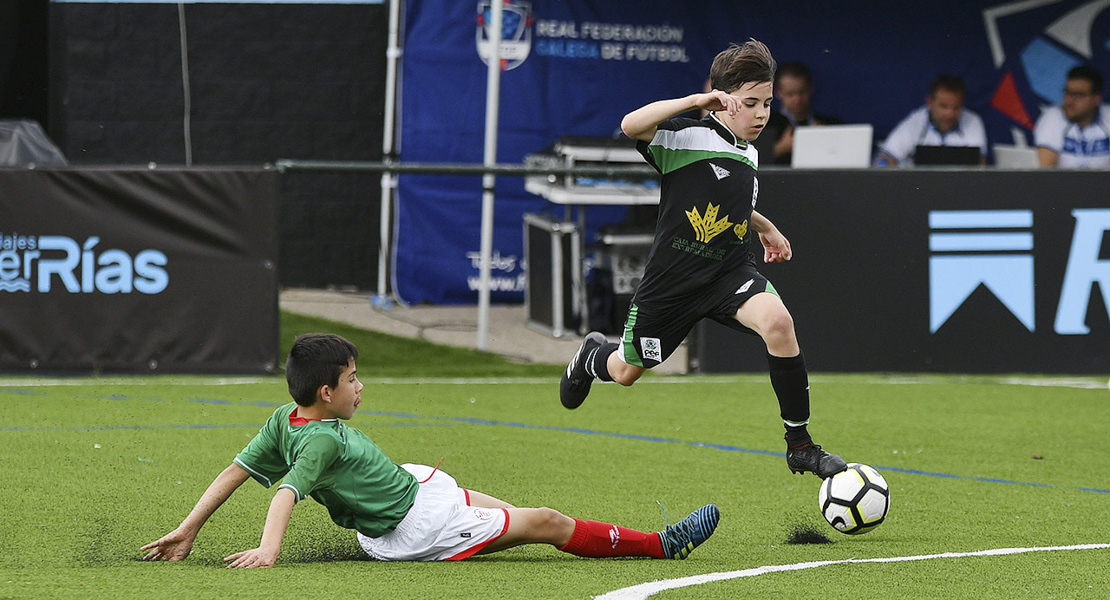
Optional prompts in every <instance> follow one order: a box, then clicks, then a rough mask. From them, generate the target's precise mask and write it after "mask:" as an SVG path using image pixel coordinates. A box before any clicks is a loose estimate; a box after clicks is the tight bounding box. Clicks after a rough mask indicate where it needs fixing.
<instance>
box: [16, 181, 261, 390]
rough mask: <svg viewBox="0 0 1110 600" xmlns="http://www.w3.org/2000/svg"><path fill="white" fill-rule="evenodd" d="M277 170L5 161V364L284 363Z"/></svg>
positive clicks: (233, 368) (146, 367) (136, 367)
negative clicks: (25, 165)
mask: <svg viewBox="0 0 1110 600" xmlns="http://www.w3.org/2000/svg"><path fill="white" fill-rule="evenodd" d="M276 189H277V174H276V173H274V172H273V171H270V170H266V169H262V168H259V169H163V168H159V169H156V170H154V169H150V170H148V169H91V170H90V169H34V170H26V169H0V370H2V371H8V372H12V371H18V372H59V371H61V372H65V371H84V372H89V371H92V372H101V371H105V372H107V371H117V372H120V371H124V372H126V371H130V372H148V373H149V372H171V373H187V372H193V373H199V372H207V373H214V372H220V373H272V372H276V370H277V361H278V337H277V336H278V333H277V326H278V306H277V285H278V284H277V265H276V261H277V255H278V236H277V208H276V206H277V200H276Z"/></svg>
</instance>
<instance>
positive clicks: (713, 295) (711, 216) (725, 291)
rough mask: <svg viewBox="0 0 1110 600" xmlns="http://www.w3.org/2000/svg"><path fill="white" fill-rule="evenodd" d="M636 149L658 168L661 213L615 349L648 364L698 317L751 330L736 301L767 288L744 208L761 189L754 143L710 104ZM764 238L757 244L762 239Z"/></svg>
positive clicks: (748, 213) (753, 202)
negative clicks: (739, 314)
mask: <svg viewBox="0 0 1110 600" xmlns="http://www.w3.org/2000/svg"><path fill="white" fill-rule="evenodd" d="M636 147H637V149H638V150H639V151H640V153H641V154H643V156H644V158H645V159H647V161H648V163H649V164H651V166H652V167H654V168H655V169H656V170H657V171H659V173H660V175H661V176H662V182H661V185H660V198H659V219H658V222H657V224H656V230H655V240H654V242H653V243H652V247H651V252H650V254H649V255H648V260H647V266H646V267H645V269H644V276H643V279H642V280H641V281H640V285H639V287H638V288H637V290H636V294H635V296H634V297H633V299H632V305H631V307H630V308H629V313H628V319H627V321H626V322H625V328H624V335H623V338H622V340H621V348H620V349H619V352H620V353H621V357H622V359H623V360H624V361H625V362H627V363H629V364H633V365H637V366H642V367H646V368H651V367H654V366H656V365H658V364H660V363H662V362H663V361H664V360H666V359H667V357H668V356H670V355H671V353H673V352H674V351H675V349H677V348H678V346H679V345H680V344H681V343H682V341H683V340H684V339H685V338H686V335H687V334H688V333H689V332H690V330H691V329H692V328H693V326H694V324H695V323H697V322H698V321H699V320H701V319H703V318H711V319H714V320H717V321H719V322H721V323H724V324H726V325H728V326H729V327H733V328H736V329H740V330H742V331H746V332H748V333H754V332H752V331H751V330H750V329H747V328H746V327H743V326H742V325H740V324H739V323H738V322H737V321H736V319H735V315H736V310H737V309H738V308H739V307H740V305H741V304H743V303H744V302H745V301H747V299H748V298H750V297H752V296H753V295H755V294H758V293H760V292H764V291H769V292H772V293H773V292H774V288H773V287H772V286H771V285H770V283H769V282H768V281H767V279H766V278H764V277H763V276H762V275H761V274H760V273H759V271H758V270H756V266H755V258H754V253H753V250H752V246H753V245H756V246H759V243H758V242H753V238H754V237H755V234H754V233H753V232H752V231H751V216H752V211H753V210H755V205H756V198H757V197H758V195H759V182H758V180H757V179H756V171H757V170H758V166H759V157H758V152H757V151H756V149H755V146H753V145H752V144H750V143H748V142H746V141H745V140H742V139H738V138H737V137H736V136H735V135H734V134H733V133H732V131H730V130H729V129H728V127H726V126H725V125H724V124H723V123H721V122H720V121H719V120H718V119H717V118H716V117H715V116H714V115H713V114H709V115H707V116H706V117H705V118H703V119H701V120H696V119H689V118H681V117H680V118H675V119H671V120H668V121H665V122H663V123H661V124H660V125H659V126H658V127H657V128H656V133H655V137H654V138H653V139H652V140H651V142H650V143H649V142H644V141H640V142H638V143H637V145H636ZM760 248H762V246H760Z"/></svg>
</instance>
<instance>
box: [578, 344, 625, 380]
mask: <svg viewBox="0 0 1110 600" xmlns="http://www.w3.org/2000/svg"><path fill="white" fill-rule="evenodd" d="M619 347H620V346H619V345H618V344H612V343H609V344H602V345H600V346H598V347H597V348H594V349H593V351H591V352H590V353H589V354H588V355H586V372H587V373H589V374H590V375H593V376H594V377H596V378H597V379H600V380H601V381H612V380H613V376H612V375H610V374H609V355H610V354H612V353H613V352H615V351H616V349H617V348H619Z"/></svg>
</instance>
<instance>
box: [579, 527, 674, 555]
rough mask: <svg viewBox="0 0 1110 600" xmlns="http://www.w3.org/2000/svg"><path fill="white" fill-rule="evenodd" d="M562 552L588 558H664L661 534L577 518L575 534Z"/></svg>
mask: <svg viewBox="0 0 1110 600" xmlns="http://www.w3.org/2000/svg"><path fill="white" fill-rule="evenodd" d="M559 550H560V551H562V552H566V553H568V554H573V555H575V556H584V557H587V558H603V557H607V556H645V557H649V558H663V543H662V542H660V541H659V534H658V533H644V532H642V531H636V530H635V529H628V528H626V527H620V526H617V525H611V524H609V523H601V522H599V521H583V520H581V519H575V520H574V533H573V534H571V536H570V541H569V542H567V543H566V545H565V546H563V547H562V548H559Z"/></svg>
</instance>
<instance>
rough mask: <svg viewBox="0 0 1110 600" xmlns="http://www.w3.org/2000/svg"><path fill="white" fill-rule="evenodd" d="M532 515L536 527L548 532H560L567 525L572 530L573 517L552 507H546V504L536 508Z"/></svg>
mask: <svg viewBox="0 0 1110 600" xmlns="http://www.w3.org/2000/svg"><path fill="white" fill-rule="evenodd" d="M533 516H534V518H535V525H536V527H538V528H540V529H542V530H544V531H546V532H549V534H558V533H561V532H563V531H564V530H566V529H567V528H568V527H569V528H570V530H571V531H573V530H574V519H572V518H570V517H568V516H566V515H564V514H563V513H561V512H559V511H557V510H555V509H554V508H547V507H546V506H544V507H540V508H537V509H536V510H535V513H534V515H533Z"/></svg>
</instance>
